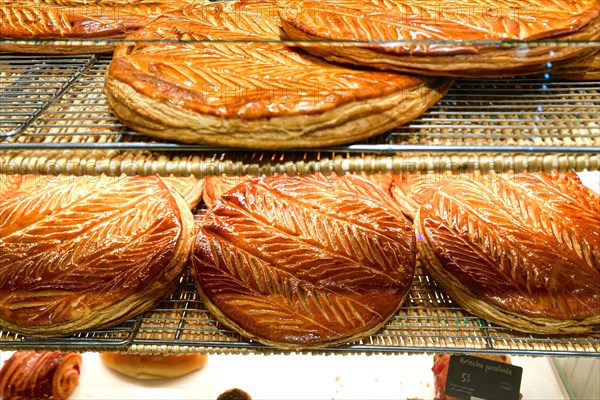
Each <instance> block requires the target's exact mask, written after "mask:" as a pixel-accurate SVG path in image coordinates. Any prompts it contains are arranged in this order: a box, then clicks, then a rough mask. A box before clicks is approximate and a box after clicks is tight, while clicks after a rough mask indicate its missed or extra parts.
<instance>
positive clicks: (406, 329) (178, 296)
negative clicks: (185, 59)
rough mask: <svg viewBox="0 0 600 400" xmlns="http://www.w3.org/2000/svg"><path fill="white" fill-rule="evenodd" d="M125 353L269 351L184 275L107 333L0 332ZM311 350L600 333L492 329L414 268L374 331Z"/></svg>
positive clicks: (567, 348)
mask: <svg viewBox="0 0 600 400" xmlns="http://www.w3.org/2000/svg"><path fill="white" fill-rule="evenodd" d="M25 349H34V350H51V349H61V350H68V351H129V352H133V353H165V354H166V353H173V354H177V353H184V352H217V353H242V352H254V353H273V352H282V351H281V350H277V349H274V348H271V347H268V346H264V345H262V344H259V343H256V342H251V341H248V340H246V339H244V338H243V337H241V336H240V335H238V334H237V333H235V332H233V331H231V330H229V329H227V328H225V327H223V326H222V325H221V324H220V323H219V322H217V321H216V320H215V319H214V317H212V315H211V314H210V313H209V312H208V311H207V310H206V309H205V308H204V306H203V304H202V301H201V300H200V299H199V295H198V293H197V291H196V288H195V287H194V284H193V282H192V280H191V278H190V277H189V276H188V275H185V276H183V277H182V278H181V282H180V284H179V286H178V288H177V290H176V291H175V293H173V295H172V296H171V297H170V298H169V299H168V300H165V301H163V302H162V303H161V304H160V305H159V306H158V307H156V308H155V309H154V310H152V311H149V312H146V313H144V314H143V315H140V316H139V317H137V318H135V319H132V320H129V321H126V322H125V323H123V324H121V325H119V326H117V327H114V328H111V329H106V330H101V331H90V332H85V333H81V334H78V335H75V336H73V337H67V338H52V339H41V338H31V337H23V336H20V335H15V334H12V333H10V332H1V331H0V350H25ZM310 352H311V353H341V354H350V353H424V352H427V353H429V352H460V353H502V354H521V355H552V356H591V357H600V331H594V332H592V333H590V334H587V335H581V336H576V337H568V338H567V337H561V336H555V337H552V336H540V335H529V334H523V333H519V332H515V331H511V330H509V329H506V328H502V327H498V326H496V325H493V324H491V323H490V322H488V321H486V320H483V319H481V318H478V317H475V316H473V315H471V314H469V313H467V312H466V311H464V310H462V309H461V308H460V307H458V306H456V305H455V304H454V303H453V302H452V300H450V298H448V296H446V295H445V294H444V293H443V292H442V291H441V290H440V289H439V288H438V287H437V286H436V284H435V282H433V280H432V279H431V278H430V277H429V275H427V274H426V273H424V272H423V270H422V269H421V267H420V266H418V267H417V273H416V275H415V278H414V281H413V285H412V288H411V290H410V294H409V297H408V299H407V301H406V302H405V304H404V305H403V307H402V308H401V309H400V310H399V312H398V313H397V314H396V315H395V316H394V318H393V319H392V320H391V321H389V322H388V323H387V325H386V326H385V327H384V328H383V329H382V330H381V331H380V332H379V333H377V334H375V335H373V336H371V337H369V338H367V339H364V340H362V341H360V342H357V343H349V344H347V345H344V346H340V347H335V348H323V349H316V350H311V351H310Z"/></svg>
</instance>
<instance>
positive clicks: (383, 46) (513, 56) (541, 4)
mask: <svg viewBox="0 0 600 400" xmlns="http://www.w3.org/2000/svg"><path fill="white" fill-rule="evenodd" d="M279 4H280V6H281V10H280V15H281V20H282V24H283V29H284V30H285V33H286V34H287V35H288V36H289V37H290V38H291V39H298V40H319V41H321V40H333V41H340V40H343V41H354V42H358V43H348V42H346V43H345V44H343V45H342V44H339V43H338V44H334V45H332V44H329V45H327V44H323V43H311V44H303V47H305V48H306V50H308V51H310V52H311V53H313V54H316V55H318V56H321V57H324V58H326V59H327V60H330V61H335V62H343V63H349V64H356V65H365V66H369V67H374V68H380V69H384V70H393V71H401V72H411V73H419V74H424V75H440V76H463V77H479V76H482V77H483V76H487V77H496V76H513V75H524V74H535V73H540V72H546V71H547V70H548V63H549V62H550V63H551V64H553V65H554V67H557V66H559V65H561V64H565V63H567V62H569V61H571V60H575V59H577V58H580V57H584V56H585V55H587V54H591V53H592V52H593V51H595V48H593V47H591V46H581V45H576V46H560V45H556V44H554V45H541V46H529V47H528V46H524V45H508V44H507V45H502V46H500V45H498V44H497V42H498V41H504V42H507V43H508V42H511V41H513V42H515V41H534V40H548V39H551V40H558V41H574V42H578V41H579V42H583V41H597V40H598V39H600V20H599V17H598V15H599V12H600V11H599V10H600V1H599V0H585V1H569V0H559V1H546V0H527V1H512V0H510V1H482V0H466V1H461V2H452V3H448V4H445V3H444V2H440V1H438V0H424V1H418V2H416V1H402V0H347V1H337V0H280V3H279ZM374 41H383V42H388V43H374ZM394 41H396V43H393V42H394ZM400 41H408V42H404V43H399V42H400ZM410 41H412V42H410ZM431 41H438V42H443V43H431ZM469 41H480V43H477V44H472V43H471V44H470V43H468V42H469ZM360 42H362V44H360ZM367 42H370V43H367ZM452 42H454V43H452ZM456 42H460V44H456ZM465 42H466V43H465ZM494 42H496V43H494Z"/></svg>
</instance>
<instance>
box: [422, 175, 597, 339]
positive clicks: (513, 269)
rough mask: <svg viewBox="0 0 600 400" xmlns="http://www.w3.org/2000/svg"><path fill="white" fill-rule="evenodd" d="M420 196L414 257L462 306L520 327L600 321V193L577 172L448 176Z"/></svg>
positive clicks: (544, 329)
mask: <svg viewBox="0 0 600 400" xmlns="http://www.w3.org/2000/svg"><path fill="white" fill-rule="evenodd" d="M419 196H420V201H422V205H421V207H420V208H419V210H418V212H417V214H416V216H415V233H416V234H417V238H418V240H417V247H418V249H419V255H420V257H421V260H422V261H423V263H424V265H425V267H426V269H427V271H428V272H429V273H430V274H431V275H432V276H433V277H434V278H435V280H436V282H437V283H438V284H439V285H440V286H441V287H442V288H443V289H444V290H445V291H446V292H447V293H448V294H449V295H450V296H451V297H452V298H453V299H454V300H455V301H456V302H457V303H458V304H460V305H461V306H462V307H463V308H464V309H466V310H467V311H469V312H471V313H473V314H475V315H478V316H481V317H484V318H486V319H488V320H490V321H492V322H495V323H497V324H499V325H501V326H506V327H509V328H513V329H516V330H519V331H523V332H532V333H543V334H567V333H569V334H572V333H584V332H587V331H590V330H592V329H594V328H595V327H597V326H599V325H600V230H599V229H598V227H599V226H600V196H598V195H597V194H595V193H593V192H592V191H591V190H589V189H588V188H586V187H585V186H583V185H582V184H581V182H580V181H579V178H578V177H577V175H576V174H575V173H566V174H564V173H561V174H559V173H547V174H545V173H527V174H517V175H512V174H508V175H505V174H502V175H496V176H493V177H491V178H490V177H485V178H483V179H482V178H477V179H450V180H449V181H448V182H445V183H444V182H443V183H441V184H438V185H437V187H436V188H435V189H434V190H430V191H429V192H427V191H421V194H420V195H419Z"/></svg>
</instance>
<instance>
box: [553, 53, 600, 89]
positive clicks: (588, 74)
mask: <svg viewBox="0 0 600 400" xmlns="http://www.w3.org/2000/svg"><path fill="white" fill-rule="evenodd" d="M548 73H549V74H550V78H551V79H566V80H570V81H598V80H600V50H598V51H596V52H595V53H593V54H592V55H590V56H588V57H582V58H579V59H577V60H575V61H573V62H571V63H569V64H567V65H565V66H563V67H559V68H553V69H552V70H551V71H548Z"/></svg>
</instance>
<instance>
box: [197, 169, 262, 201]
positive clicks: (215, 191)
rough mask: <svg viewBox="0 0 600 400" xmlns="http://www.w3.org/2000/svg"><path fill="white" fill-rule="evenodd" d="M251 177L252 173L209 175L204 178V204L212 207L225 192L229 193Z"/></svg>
mask: <svg viewBox="0 0 600 400" xmlns="http://www.w3.org/2000/svg"><path fill="white" fill-rule="evenodd" d="M250 178H252V176H250V175H244V176H235V175H225V174H223V175H221V176H207V177H206V178H204V192H203V193H202V200H203V201H204V204H206V205H207V206H208V207H211V206H212V205H213V204H214V202H215V201H217V200H218V199H220V198H221V196H222V195H223V194H224V193H227V192H228V191H230V190H231V189H233V188H234V187H236V186H237V185H239V184H240V183H242V182H243V181H245V180H248V179H250Z"/></svg>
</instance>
